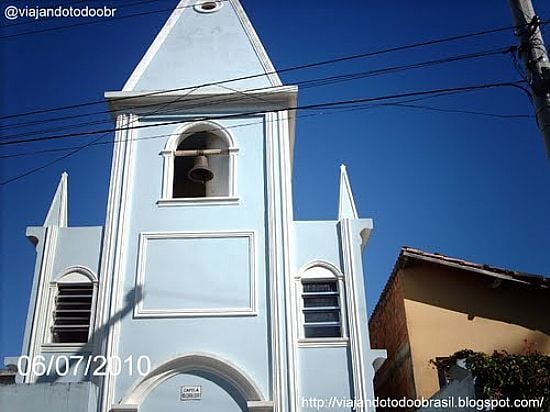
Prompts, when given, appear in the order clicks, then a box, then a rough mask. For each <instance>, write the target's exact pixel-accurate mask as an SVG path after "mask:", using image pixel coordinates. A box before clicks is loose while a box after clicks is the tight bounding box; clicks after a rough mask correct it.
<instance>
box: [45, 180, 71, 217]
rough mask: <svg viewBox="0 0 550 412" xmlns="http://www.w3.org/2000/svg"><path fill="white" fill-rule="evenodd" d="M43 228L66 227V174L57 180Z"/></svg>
mask: <svg viewBox="0 0 550 412" xmlns="http://www.w3.org/2000/svg"><path fill="white" fill-rule="evenodd" d="M44 226H58V227H67V173H65V172H63V174H62V175H61V179H59V184H58V185H57V190H56V191H55V195H54V197H53V199H52V203H51V205H50V209H49V210H48V214H47V215H46V219H45V220H44Z"/></svg>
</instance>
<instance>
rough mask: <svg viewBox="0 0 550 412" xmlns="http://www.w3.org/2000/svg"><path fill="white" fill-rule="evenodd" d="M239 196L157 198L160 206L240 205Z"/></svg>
mask: <svg viewBox="0 0 550 412" xmlns="http://www.w3.org/2000/svg"><path fill="white" fill-rule="evenodd" d="M239 200H240V199H239V198H238V197H192V198H176V199H160V200H157V206H159V207H178V206H203V205H204V206H224V205H238V204H239Z"/></svg>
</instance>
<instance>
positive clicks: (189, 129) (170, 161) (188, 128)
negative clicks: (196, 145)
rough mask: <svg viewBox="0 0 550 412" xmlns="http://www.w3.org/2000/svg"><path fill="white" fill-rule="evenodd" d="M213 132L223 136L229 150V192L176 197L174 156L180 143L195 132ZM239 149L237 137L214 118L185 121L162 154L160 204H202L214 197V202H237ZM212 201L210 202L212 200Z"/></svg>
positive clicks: (171, 137)
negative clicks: (219, 194) (237, 157)
mask: <svg viewBox="0 0 550 412" xmlns="http://www.w3.org/2000/svg"><path fill="white" fill-rule="evenodd" d="M206 132H207V133H211V134H214V135H216V136H218V137H219V138H221V139H222V140H223V141H224V142H225V144H226V146H227V149H228V152H229V176H227V179H229V194H228V195H227V196H222V197H201V198H197V197H193V198H174V197H173V189H174V158H175V154H176V150H177V148H178V145H179V144H180V143H181V142H182V141H183V140H185V139H186V138H187V137H189V136H191V135H193V134H195V133H206ZM238 151H239V149H238V148H237V147H235V139H234V138H233V136H232V135H231V133H229V132H228V131H227V129H226V128H224V127H223V126H222V125H221V124H220V123H218V122H215V121H213V120H204V121H197V122H191V123H184V124H182V125H180V126H179V127H177V128H176V130H174V132H173V133H172V134H171V136H170V138H169V139H168V140H167V141H166V145H165V146H164V149H163V151H162V152H160V155H161V156H162V159H163V169H162V170H163V176H162V192H161V193H162V195H161V196H162V198H161V199H160V200H159V201H158V202H157V204H159V205H167V204H170V206H183V205H188V204H193V205H200V204H204V203H206V202H208V199H213V200H212V201H214V202H233V203H234V202H235V200H237V201H238V198H237V197H236V195H235V193H236V185H237V170H236V169H237V165H236V163H237V161H236V155H237V153H238ZM212 201H210V202H212Z"/></svg>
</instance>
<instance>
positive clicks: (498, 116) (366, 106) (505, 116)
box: [0, 93, 534, 159]
mask: <svg viewBox="0 0 550 412" xmlns="http://www.w3.org/2000/svg"><path fill="white" fill-rule="evenodd" d="M450 94H453V93H441V94H438V95H435V96H426V97H423V98H418V99H407V100H402V101H399V102H392V103H378V104H362V105H357V106H353V107H352V108H351V109H342V108H339V107H336V108H334V109H336V110H334V111H331V112H327V113H325V112H318V113H310V114H302V115H297V116H295V117H296V118H306V117H312V116H319V115H326V114H334V113H342V112H347V111H356V110H366V109H372V108H378V107H405V108H412V109H422V110H428V111H436V112H444V113H458V114H468V115H477V116H484V117H490V118H495V119H510V120H518V119H532V118H533V117H534V116H533V115H529V114H500V113H487V112H478V111H473V110H460V109H446V108H439V107H433V106H426V105H418V104H414V105H413V104H408V103H409V102H416V101H419V100H425V99H431V98H434V97H440V96H447V95H450ZM262 123H264V120H260V121H257V122H250V123H241V124H237V125H233V126H227V127H225V128H226V129H234V128H238V127H245V126H252V125H256V124H262ZM207 131H208V130H207ZM212 131H215V129H213V130H212ZM172 134H173V133H167V134H160V135H154V136H144V137H139V138H134V139H118V140H117V139H114V140H112V141H108V142H99V143H94V142H92V144H89V145H88V144H87V145H86V147H89V146H104V145H111V144H115V143H121V142H125V141H129V140H132V141H141V140H151V139H159V138H162V137H168V136H172ZM102 137H104V136H102ZM81 147H82V146H70V147H58V148H53V149H43V150H33V151H28V152H21V153H13V154H7V155H0V159H11V158H16V157H24V156H31V155H37V154H46V153H58V152H66V151H69V150H73V149H79V148H81Z"/></svg>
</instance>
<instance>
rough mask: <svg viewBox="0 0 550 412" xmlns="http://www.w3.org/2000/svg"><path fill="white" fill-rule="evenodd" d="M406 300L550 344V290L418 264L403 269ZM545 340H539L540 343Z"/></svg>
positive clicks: (462, 271)
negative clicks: (510, 327)
mask: <svg viewBox="0 0 550 412" xmlns="http://www.w3.org/2000/svg"><path fill="white" fill-rule="evenodd" d="M403 274H404V275H405V276H403V280H404V282H403V283H404V290H405V297H406V299H409V300H413V301H417V302H421V303H426V304H428V305H433V306H438V307H441V308H444V309H448V310H452V311H455V312H460V313H464V314H466V315H467V317H468V319H469V320H474V319H475V318H477V317H479V318H485V319H491V320H496V321H500V322H505V323H509V324H514V325H518V326H522V327H524V328H527V329H530V330H531V331H539V332H542V333H544V334H546V335H548V336H547V339H546V342H545V343H543V342H540V343H541V344H542V345H544V344H545V345H550V322H549V321H548V313H550V289H545V288H543V287H537V286H534V285H528V284H521V283H517V282H512V281H508V280H501V279H498V278H494V277H490V276H485V275H482V274H478V273H472V272H468V271H465V270H459V269H452V268H446V269H441V268H438V267H436V266H429V265H417V266H412V267H409V268H407V269H403ZM541 339H542V338H538V339H537V340H539V341H541Z"/></svg>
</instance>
